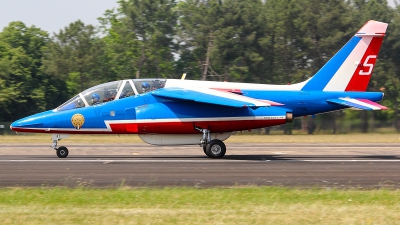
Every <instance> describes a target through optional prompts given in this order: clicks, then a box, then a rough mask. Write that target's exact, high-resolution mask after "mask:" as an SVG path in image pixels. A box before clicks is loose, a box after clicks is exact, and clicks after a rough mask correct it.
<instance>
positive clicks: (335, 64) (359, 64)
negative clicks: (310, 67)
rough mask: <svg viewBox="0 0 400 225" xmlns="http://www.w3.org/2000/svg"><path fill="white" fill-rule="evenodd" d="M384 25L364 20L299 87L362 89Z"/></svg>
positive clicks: (365, 83) (385, 26) (321, 89)
mask: <svg viewBox="0 0 400 225" xmlns="http://www.w3.org/2000/svg"><path fill="white" fill-rule="evenodd" d="M387 26H388V24H387V23H382V22H378V21H373V20H370V21H368V22H367V23H366V24H365V25H364V26H363V27H362V28H361V29H360V30H359V31H358V32H357V33H356V34H355V35H354V36H353V37H352V38H351V39H350V41H349V42H347V44H346V45H345V46H343V47H342V49H340V50H339V51H338V52H337V53H336V54H335V55H334V56H333V57H332V58H331V59H330V60H329V61H328V62H327V63H326V64H325V65H324V66H323V67H322V68H321V69H320V70H319V71H318V72H317V73H316V74H315V75H314V76H313V77H312V78H311V79H310V80H309V81H308V82H307V83H306V84H305V85H304V87H303V88H302V90H303V91H365V90H366V89H367V86H368V83H369V80H370V78H371V75H372V72H373V69H374V66H375V62H376V59H377V57H378V53H379V49H380V47H381V44H382V40H383V37H384V36H385V33H386V28H387Z"/></svg>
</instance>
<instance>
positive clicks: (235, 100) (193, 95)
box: [151, 88, 271, 107]
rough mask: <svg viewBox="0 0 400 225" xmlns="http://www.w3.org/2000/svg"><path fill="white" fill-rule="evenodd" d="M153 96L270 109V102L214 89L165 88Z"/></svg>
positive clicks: (153, 93)
mask: <svg viewBox="0 0 400 225" xmlns="http://www.w3.org/2000/svg"><path fill="white" fill-rule="evenodd" d="M151 94H152V95H153V96H157V97H162V98H168V99H176V100H186V101H194V102H200V103H206V104H214V105H223V106H229V107H268V106H271V104H269V103H268V102H264V101H259V100H257V99H254V98H249V97H245V96H242V95H238V94H233V93H230V92H223V91H217V90H212V89H204V88H202V89H183V88H163V89H159V90H156V91H153V92H151Z"/></svg>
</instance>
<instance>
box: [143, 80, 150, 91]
mask: <svg viewBox="0 0 400 225" xmlns="http://www.w3.org/2000/svg"><path fill="white" fill-rule="evenodd" d="M142 89H143V91H147V90H149V89H150V84H149V83H147V82H143V83H142Z"/></svg>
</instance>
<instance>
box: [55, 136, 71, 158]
mask: <svg viewBox="0 0 400 225" xmlns="http://www.w3.org/2000/svg"><path fill="white" fill-rule="evenodd" d="M67 137H69V135H68V134H53V135H52V137H51V140H52V141H53V144H52V145H51V148H53V149H54V150H56V152H57V156H58V158H66V157H67V156H68V148H67V147H65V146H60V147H58V148H57V142H58V141H60V140H61V139H63V138H67Z"/></svg>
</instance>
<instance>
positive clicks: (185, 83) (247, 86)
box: [165, 79, 309, 91]
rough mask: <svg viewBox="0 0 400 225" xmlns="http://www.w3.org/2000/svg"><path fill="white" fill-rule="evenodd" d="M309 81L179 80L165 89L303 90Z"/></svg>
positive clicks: (170, 82)
mask: <svg viewBox="0 0 400 225" xmlns="http://www.w3.org/2000/svg"><path fill="white" fill-rule="evenodd" d="M308 81H309V80H306V81H303V82H301V83H297V84H291V85H272V84H252V83H235V82H217V81H199V80H177V79H167V82H166V83H165V87H166V88H167V87H179V88H189V89H190V88H207V89H210V88H224V89H239V90H297V91H298V90H301V89H302V88H303V87H304V85H305V84H306V83H307V82H308Z"/></svg>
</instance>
